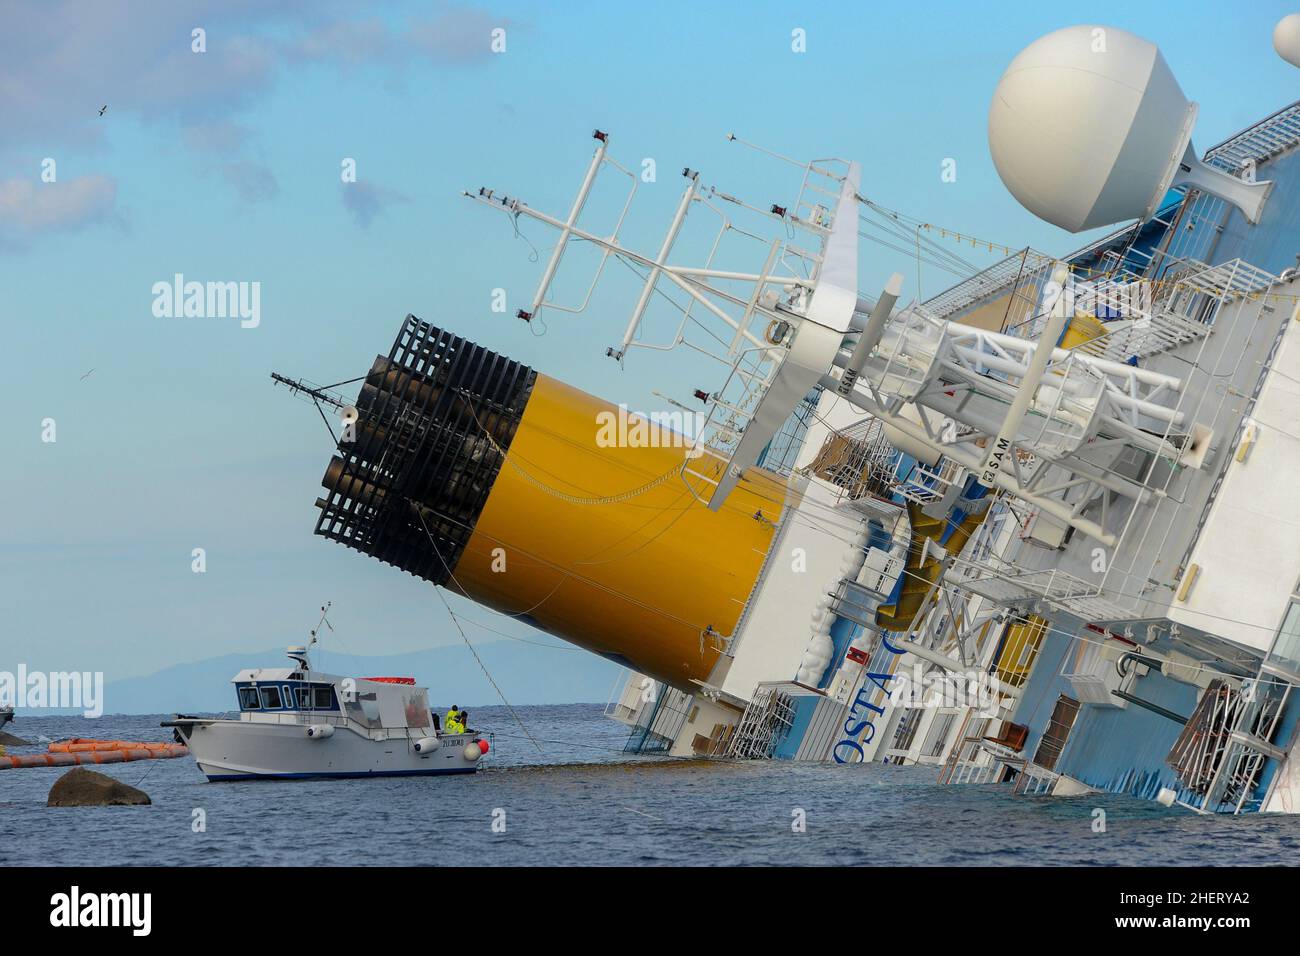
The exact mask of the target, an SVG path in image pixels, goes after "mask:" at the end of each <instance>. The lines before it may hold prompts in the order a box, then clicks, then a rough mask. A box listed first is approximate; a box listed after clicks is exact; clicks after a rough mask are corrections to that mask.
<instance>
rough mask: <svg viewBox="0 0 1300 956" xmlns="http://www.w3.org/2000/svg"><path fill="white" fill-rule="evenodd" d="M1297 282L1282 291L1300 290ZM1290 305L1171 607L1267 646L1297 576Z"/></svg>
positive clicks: (1298, 405)
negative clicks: (1268, 368)
mask: <svg viewBox="0 0 1300 956" xmlns="http://www.w3.org/2000/svg"><path fill="white" fill-rule="evenodd" d="M1297 286H1300V283H1297V282H1292V283H1291V284H1290V286H1289V287H1285V288H1284V289H1283V290H1282V291H1284V292H1289V293H1291V294H1295V293H1296V292H1297V291H1300V289H1298V288H1297ZM1291 312H1292V315H1291V320H1290V321H1289V322H1288V323H1287V329H1286V332H1285V333H1284V335H1283V338H1282V341H1281V343H1280V345H1279V347H1278V351H1277V354H1276V355H1275V357H1274V362H1273V368H1272V370H1271V371H1270V373H1269V375H1268V377H1267V378H1266V379H1265V382H1264V385H1263V387H1262V389H1261V390H1260V394H1259V399H1258V402H1257V403H1256V405H1255V408H1254V409H1253V410H1252V412H1251V415H1250V418H1249V421H1250V422H1253V423H1254V427H1253V429H1252V428H1250V427H1248V428H1247V429H1246V430H1245V434H1244V436H1243V440H1242V441H1241V442H1240V443H1239V445H1238V446H1232V447H1229V448H1228V449H1227V450H1226V452H1227V454H1228V455H1229V456H1230V462H1231V463H1230V464H1229V465H1228V470H1227V473H1226V474H1225V476H1224V479H1223V484H1222V486H1221V487H1220V489H1219V492H1218V495H1217V497H1216V498H1215V500H1214V504H1213V506H1212V507H1211V508H1210V511H1209V515H1208V517H1207V520H1206V522H1205V526H1204V527H1203V528H1202V530H1201V533H1200V536H1199V538H1198V539H1197V542H1196V545H1195V547H1194V548H1193V550H1192V553H1191V556H1190V559H1189V561H1188V565H1187V571H1186V572H1184V575H1183V583H1182V584H1181V585H1180V593H1181V589H1182V588H1183V587H1186V588H1187V594H1186V600H1183V601H1179V600H1177V599H1175V601H1174V603H1173V606H1172V607H1171V609H1170V612H1169V617H1170V619H1172V620H1174V621H1176V622H1178V623H1180V624H1185V625H1188V626H1191V627H1195V628H1198V629H1199V630H1202V631H1206V632H1207V633H1211V634H1217V635H1219V636H1221V637H1225V638H1227V639H1229V640H1232V641H1235V642H1236V643H1238V644H1242V645H1244V646H1246V647H1250V648H1253V649H1255V650H1260V651H1267V650H1268V648H1269V646H1270V645H1271V644H1272V641H1273V637H1274V635H1275V633H1276V632H1277V628H1278V625H1279V624H1280V622H1281V618H1282V614H1283V611H1284V609H1285V607H1286V601H1287V597H1288V595H1289V594H1290V593H1291V591H1292V590H1293V589H1294V588H1295V586H1296V582H1297V581H1300V437H1297V436H1300V416H1297V411H1296V410H1297V409H1300V305H1297V306H1296V307H1295V308H1294V309H1292V310H1291ZM1251 432H1253V433H1254V434H1253V436H1252V434H1251ZM1252 439H1253V440H1252ZM1240 457H1244V458H1245V460H1244V461H1240V460H1238V459H1239V458H1240ZM1189 575H1194V578H1193V579H1192V580H1191V581H1188V580H1187V579H1188V577H1189Z"/></svg>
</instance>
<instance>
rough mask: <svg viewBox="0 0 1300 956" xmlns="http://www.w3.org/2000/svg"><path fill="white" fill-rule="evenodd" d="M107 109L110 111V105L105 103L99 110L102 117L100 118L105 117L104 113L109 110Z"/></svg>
mask: <svg viewBox="0 0 1300 956" xmlns="http://www.w3.org/2000/svg"><path fill="white" fill-rule="evenodd" d="M107 109H108V104H107V103H105V104H104V105H103V106H101V107H100V108H99V115H100V116H103V115H104V111H105V110H107Z"/></svg>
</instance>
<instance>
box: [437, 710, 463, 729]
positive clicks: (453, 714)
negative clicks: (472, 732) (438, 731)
mask: <svg viewBox="0 0 1300 956" xmlns="http://www.w3.org/2000/svg"><path fill="white" fill-rule="evenodd" d="M464 720H465V718H464V715H463V714H462V713H461V712H460V708H459V707H457V706H456V705H455V704H452V705H451V710H449V711H447V716H446V718H445V719H444V720H443V722H442V726H443V728H444V730H445V732H446V733H449V734H463V733H464V732H465V723H464Z"/></svg>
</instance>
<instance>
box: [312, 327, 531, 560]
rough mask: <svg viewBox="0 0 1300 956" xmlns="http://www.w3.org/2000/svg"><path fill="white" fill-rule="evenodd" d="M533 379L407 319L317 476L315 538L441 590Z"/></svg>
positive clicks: (439, 331)
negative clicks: (340, 545) (318, 494)
mask: <svg viewBox="0 0 1300 956" xmlns="http://www.w3.org/2000/svg"><path fill="white" fill-rule="evenodd" d="M535 378H536V373H535V372H534V371H533V370H532V369H530V368H529V367H528V366H526V365H521V364H520V363H518V362H513V361H511V360H510V359H507V358H505V357H504V356H501V355H498V354H496V353H495V352H491V351H489V350H488V349H485V348H482V347H481V346H478V345H475V344H474V343H472V342H467V341H466V340H465V339H463V338H461V337H459V336H457V335H453V334H451V333H450V332H445V331H443V330H442V329H436V328H434V327H433V326H431V325H429V324H428V323H427V322H422V321H421V320H419V319H417V318H416V317H415V316H413V315H408V316H407V317H406V321H405V322H404V323H403V325H402V330H401V332H400V333H399V334H398V336H397V340H396V341H395V342H394V343H393V347H392V350H391V351H390V352H389V353H388V357H387V358H385V357H383V356H379V357H377V358H376V359H375V362H374V365H373V366H371V369H370V372H369V374H368V375H367V376H366V380H365V384H364V385H362V387H361V391H360V392H359V393H358V394H357V399H356V409H357V419H356V422H355V423H354V424H353V426H352V427H351V428H350V429H347V430H345V432H344V435H343V437H342V438H341V439H340V441H339V443H338V451H337V453H336V454H335V456H334V458H333V459H331V461H330V464H329V466H328V468H327V469H326V471H325V477H324V478H322V479H321V484H322V486H323V487H324V488H325V489H326V495H325V497H323V498H320V499H317V501H316V506H317V507H318V508H320V510H321V513H320V518H319V519H318V520H317V522H316V533H317V534H319V535H324V536H325V537H327V538H333V539H334V540H335V541H341V542H342V543H344V544H346V545H347V546H348V547H350V548H355V549H356V550H358V551H362V552H364V553H366V554H369V555H371V556H372V557H376V558H378V559H379V560H380V561H383V562H385V563H387V564H391V565H394V566H395V567H399V568H402V569H403V570H404V571H409V572H410V573H411V574H414V575H416V576H418V577H422V578H424V579H426V580H428V581H432V582H434V583H435V584H443V583H445V582H446V581H447V579H448V578H449V577H450V575H451V570H452V569H453V568H455V566H456V562H457V561H458V560H459V559H460V555H461V551H462V550H463V549H464V547H465V542H466V541H468V540H469V537H470V535H471V534H472V533H473V530H474V524H475V522H476V521H477V520H478V516H479V514H480V512H481V511H482V510H483V505H484V503H485V502H486V501H487V496H488V492H489V491H490V490H491V488H492V483H493V482H494V481H495V480H496V477H497V473H498V472H499V471H500V469H501V464H502V458H503V455H502V452H501V451H499V450H498V449H509V447H510V442H511V440H512V439H513V437H514V433H515V429H516V428H517V427H518V424H519V420H520V418H521V417H522V416H523V411H524V406H525V405H526V404H527V402H528V396H529V394H530V393H531V391H532V385H533V380H534V379H535ZM489 435H490V436H491V439H489V437H488V436H489ZM426 527H427V528H428V533H426V531H425V528H426ZM430 534H432V536H433V539H434V544H433V545H431V544H430V541H429V535H430ZM435 547H436V550H435Z"/></svg>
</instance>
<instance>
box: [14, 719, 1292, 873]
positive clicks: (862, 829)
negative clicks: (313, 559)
mask: <svg viewBox="0 0 1300 956" xmlns="http://www.w3.org/2000/svg"><path fill="white" fill-rule="evenodd" d="M601 710H602V708H601V707H600V706H597V705H568V706H556V707H521V708H517V712H518V714H519V717H520V718H521V719H522V721H523V722H524V724H525V725H526V726H527V728H528V730H529V732H530V733H531V734H532V735H533V736H534V737H535V738H536V739H537V742H538V743H539V744H540V745H541V747H542V748H543V749H544V751H545V753H544V754H539V753H538V752H537V750H536V749H535V748H534V746H533V745H532V744H531V743H530V742H529V741H528V739H527V738H526V737H524V735H523V733H522V731H521V730H520V728H519V726H518V724H517V723H515V721H514V720H513V719H512V718H511V716H510V713H509V712H508V711H507V710H505V709H504V708H499V707H496V708H492V707H483V708H477V709H475V711H474V715H473V722H474V724H475V725H476V726H477V727H480V728H485V729H489V730H491V731H493V732H494V734H495V738H494V748H493V752H492V754H491V755H490V758H489V760H488V762H487V763H486V764H485V769H483V770H481V771H480V772H479V773H477V774H474V775H472V776H463V777H442V778H439V777H390V778H380V779H373V780H292V781H265V782H250V783H222V784H212V783H208V782H206V780H205V778H204V777H203V775H202V774H201V773H200V772H199V770H198V768H197V767H196V766H195V764H194V760H193V759H192V758H189V757H184V758H180V759H174V760H150V761H140V762H135V763H128V764H112V765H105V766H101V767H98V768H94V769H98V770H100V771H101V772H103V773H107V774H110V775H112V776H114V777H117V778H118V779H120V780H123V781H125V782H127V783H130V784H132V785H135V786H138V787H140V788H142V789H143V790H145V791H146V792H147V793H148V794H149V795H150V797H151V798H152V799H153V805H152V806H148V807H95V808H48V807H46V806H45V801H46V796H47V794H48V793H49V789H50V787H51V785H52V784H53V783H54V781H55V780H57V779H58V777H59V776H60V775H61V774H63V773H65V772H66V769H65V768H40V769H31V768H25V769H20V770H0V865H4V866H20V865H66V866H120V865H166V866H177V865H179V866H194V865H206V864H228V865H259V866H265V865H360V864H364V865H368V866H375V865H380V866H383V865H403V864H417V865H423V864H429V865H442V866H469V865H480V864H487V865H503V866H506V865H513V866H521V865H522V866H536V865H546V864H559V865H563V864H592V865H661V864H687V865H695V864H705V865H707V864H755V865H773V864H849V865H859V866H891V865H909V864H911V865H931V864H954V865H963V864H982V865H1055V864H1102V865H1121V866H1124V865H1201V864H1204V865H1242V864H1245V865H1264V864H1290V863H1293V862H1296V861H1300V853H1297V850H1300V817H1288V816H1279V815H1264V814H1253V815H1245V816H1240V817H1223V816H1219V817H1203V816H1197V815H1195V814H1193V813H1191V812H1189V811H1186V810H1183V809H1180V808H1173V809H1165V808H1163V807H1160V806H1158V805H1156V804H1155V803H1153V802H1150V801H1145V800H1138V799H1135V798H1132V797H1124V796H1113V795H1101V796H1086V797H1076V798H1052V797H1025V796H1016V795H1014V794H1012V793H1011V792H1010V790H1009V789H1008V788H1003V787H984V786H979V787H977V786H949V787H941V786H938V785H936V783H935V778H936V768H934V767H891V766H884V765H880V764H867V765H852V766H841V765H834V764H826V765H813V764H794V763H787V762H744V763H741V762H730V761H720V760H677V759H672V758H666V757H637V756H629V755H626V754H624V753H623V752H622V751H623V743H624V741H625V740H626V738H627V731H626V728H624V727H623V726H622V725H620V724H617V723H615V722H613V721H611V720H608V719H606V718H604V717H603V716H602V715H601ZM161 719H164V718H163V717H162V716H106V717H102V718H100V719H98V720H86V719H82V718H75V717H26V716H23V715H21V714H20V716H19V719H18V720H17V721H16V722H15V723H14V724H12V725H10V726H9V727H8V728H6V729H7V730H9V731H10V732H12V733H14V734H16V735H19V736H21V737H24V738H26V739H28V740H31V741H33V742H36V741H37V740H38V738H39V737H46V738H51V739H59V738H65V737H72V736H81V737H97V738H113V739H128V740H167V739H170V733H171V732H170V731H169V730H166V729H163V728H160V727H159V726H158V722H159V720H161ZM41 749H44V741H41ZM12 752H14V753H24V752H31V751H30V750H25V749H15V750H13V751H12ZM1098 808H1100V809H1102V810H1104V811H1105V824H1106V825H1105V831H1104V832H1095V830H1094V820H1095V819H1096V817H1095V815H1094V811H1095V810H1096V809H1098ZM199 809H201V810H203V811H204V814H203V815H204V817H205V823H206V829H205V830H204V831H203V832H194V829H193V827H192V821H193V820H194V819H195V810H199ZM799 811H802V817H803V818H804V819H805V820H806V830H805V832H794V829H793V828H792V823H794V822H795V821H796V818H797V817H798V816H799V815H800V813H799ZM502 813H504V820H505V832H504V833H495V832H493V828H492V824H493V820H494V818H497V819H499V818H500V817H501V814H502Z"/></svg>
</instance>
